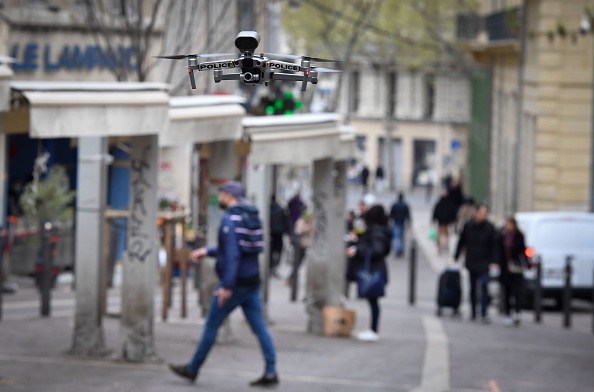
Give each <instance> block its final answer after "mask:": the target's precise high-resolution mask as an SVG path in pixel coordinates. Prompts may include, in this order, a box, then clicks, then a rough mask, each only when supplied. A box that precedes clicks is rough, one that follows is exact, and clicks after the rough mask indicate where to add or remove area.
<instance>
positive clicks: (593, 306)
mask: <svg viewBox="0 0 594 392" xmlns="http://www.w3.org/2000/svg"><path fill="white" fill-rule="evenodd" d="M592 282H594V269H592ZM592 333H594V284H592Z"/></svg>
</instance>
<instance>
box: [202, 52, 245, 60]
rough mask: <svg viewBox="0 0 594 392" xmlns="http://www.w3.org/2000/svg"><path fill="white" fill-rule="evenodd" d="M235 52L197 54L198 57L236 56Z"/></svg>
mask: <svg viewBox="0 0 594 392" xmlns="http://www.w3.org/2000/svg"><path fill="white" fill-rule="evenodd" d="M235 55H236V54H235V53H204V54H197V55H196V56H197V57H202V58H205V59H208V58H211V57H224V56H235Z"/></svg>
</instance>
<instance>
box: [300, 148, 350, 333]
mask: <svg viewBox="0 0 594 392" xmlns="http://www.w3.org/2000/svg"><path fill="white" fill-rule="evenodd" d="M333 170H334V163H333V161H332V159H322V160H317V161H315V162H314V167H313V197H312V204H313V214H314V227H315V232H314V233H313V238H312V244H311V248H310V252H308V256H307V258H308V259H307V304H306V309H307V315H308V323H307V331H308V332H310V333H314V334H322V327H323V319H322V308H323V306H324V305H325V304H326V303H328V302H329V300H330V296H329V295H328V285H329V282H330V279H332V276H331V271H332V269H331V268H330V267H329V265H330V263H331V260H332V257H334V256H335V254H334V250H332V247H333V245H335V243H334V241H333V239H334V236H333V233H332V230H333V229H334V227H333V221H334V216H335V200H334V181H333V177H332V174H333ZM341 232H342V230H341Z"/></svg>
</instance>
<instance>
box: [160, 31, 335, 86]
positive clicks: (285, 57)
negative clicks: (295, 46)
mask: <svg viewBox="0 0 594 392" xmlns="http://www.w3.org/2000/svg"><path fill="white" fill-rule="evenodd" d="M259 44H260V35H259V34H258V33H257V32H255V31H241V32H240V33H239V34H237V37H236V38H235V47H236V48H237V49H238V50H239V56H238V57H237V58H234V59H229V60H213V61H205V62H202V63H199V62H198V58H214V57H224V56H234V54H233V53H208V54H179V55H173V56H155V57H157V58H161V59H171V60H182V59H188V75H189V77H190V84H191V85H192V88H193V89H196V80H195V79H194V71H213V73H214V81H215V83H220V82H221V80H241V81H242V82H243V83H245V84H247V85H252V86H255V85H258V84H264V85H266V86H268V83H269V82H270V81H271V80H289V81H294V82H301V91H305V89H306V88H307V83H308V82H309V83H312V84H317V83H318V74H319V73H320V72H340V71H339V70H337V69H331V68H322V67H316V66H313V65H312V61H313V62H336V63H339V62H341V61H340V60H332V59H323V58H319V57H309V56H298V55H292V54H275V53H261V54H260V55H257V54H254V52H255V50H256V49H257V48H258V45H259ZM292 60H301V63H300V64H295V63H293V62H290V61H292ZM233 68H241V73H227V74H225V73H223V71H224V70H227V69H229V70H230V69H233Z"/></svg>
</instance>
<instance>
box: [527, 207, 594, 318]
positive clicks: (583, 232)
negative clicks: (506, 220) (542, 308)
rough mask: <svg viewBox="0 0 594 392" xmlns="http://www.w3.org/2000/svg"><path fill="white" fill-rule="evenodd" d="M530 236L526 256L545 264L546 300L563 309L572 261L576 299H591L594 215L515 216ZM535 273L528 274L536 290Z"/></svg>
mask: <svg viewBox="0 0 594 392" xmlns="http://www.w3.org/2000/svg"><path fill="white" fill-rule="evenodd" d="M515 218H516V220H517V222H518V226H519V228H520V230H522V231H523V232H524V235H525V236H526V246H527V250H526V255H527V256H534V257H532V260H533V261H534V260H535V259H536V257H540V258H541V260H542V280H541V282H542V288H543V296H544V297H545V298H554V299H555V300H556V301H557V304H558V306H561V299H562V298H563V297H562V293H563V287H564V285H565V263H566V259H567V256H571V257H572V264H571V265H572V267H573V273H572V276H571V284H572V290H573V291H572V293H573V297H574V298H581V299H591V298H592V285H593V284H594V282H593V280H594V279H593V274H594V214H592V213H586V212H521V213H517V214H516V215H515ZM535 276H536V274H535V269H532V270H529V271H526V272H525V278H526V282H527V287H528V289H529V290H530V291H532V289H534V283H535Z"/></svg>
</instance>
